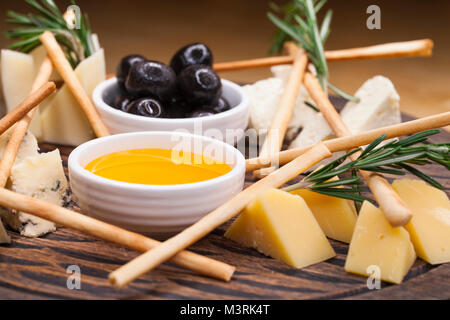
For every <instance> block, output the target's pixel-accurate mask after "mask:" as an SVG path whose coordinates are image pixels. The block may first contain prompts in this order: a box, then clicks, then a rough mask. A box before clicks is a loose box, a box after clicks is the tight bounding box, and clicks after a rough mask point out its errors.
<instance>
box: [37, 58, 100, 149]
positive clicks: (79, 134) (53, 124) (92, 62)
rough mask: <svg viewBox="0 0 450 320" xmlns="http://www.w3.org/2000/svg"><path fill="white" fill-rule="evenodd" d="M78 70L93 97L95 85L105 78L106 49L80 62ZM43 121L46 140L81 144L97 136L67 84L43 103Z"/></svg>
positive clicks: (85, 86)
mask: <svg viewBox="0 0 450 320" xmlns="http://www.w3.org/2000/svg"><path fill="white" fill-rule="evenodd" d="M75 73H76V75H77V77H78V79H79V80H80V82H81V84H82V86H83V88H84V89H85V91H86V93H87V94H88V96H89V97H91V96H92V93H93V92H94V89H95V88H96V86H97V85H98V84H99V83H100V82H102V81H104V80H105V78H106V68H105V55H104V51H103V49H102V50H99V51H98V52H96V53H95V54H94V55H92V56H90V57H89V58H87V59H86V60H84V61H83V62H81V63H80V64H79V65H78V67H77V68H76V69H75ZM41 120H42V127H43V140H44V141H46V142H49V143H55V144H61V145H70V146H78V145H80V144H82V143H84V142H87V141H89V140H92V139H95V135H94V132H93V130H92V128H91V125H90V124H89V121H88V120H87V118H86V116H85V115H84V113H83V111H82V109H81V107H80V106H79V104H78V102H77V101H76V100H75V98H74V97H73V95H72V93H71V92H70V89H69V88H68V87H67V86H66V85H63V87H62V88H61V89H60V90H59V91H58V93H57V94H56V95H55V96H54V97H53V98H52V99H50V100H49V101H48V102H47V103H44V104H43V105H42V108H41Z"/></svg>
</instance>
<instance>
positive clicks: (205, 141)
mask: <svg viewBox="0 0 450 320" xmlns="http://www.w3.org/2000/svg"><path fill="white" fill-rule="evenodd" d="M181 142H182V147H180V143H181ZM142 148H160V149H174V148H176V149H177V150H183V151H188V152H195V153H197V154H200V153H203V154H205V155H208V156H209V157H211V158H213V159H216V160H220V161H224V162H226V163H227V164H229V165H230V166H231V167H232V168H233V169H232V171H231V172H229V173H228V174H226V175H224V176H221V177H218V178H216V179H212V180H208V181H204V182H199V183H192V184H184V185H173V186H152V185H139V184H132V183H124V182H118V181H113V180H109V179H105V178H102V177H99V176H97V175H95V174H93V173H91V172H89V171H87V170H85V169H84V168H85V167H86V165H87V164H89V163H90V162H91V161H93V160H95V159H97V158H99V157H101V156H104V155H107V154H110V153H113V152H119V151H124V150H132V149H142ZM212 148H213V149H214V150H215V151H216V154H214V155H211V154H210V153H209V152H210V150H212ZM69 175H70V181H71V187H72V191H73V193H74V195H75V197H76V200H77V201H78V204H79V205H80V207H81V209H82V210H83V212H84V213H86V214H88V215H90V216H92V217H94V218H97V219H100V220H103V221H105V222H108V223H111V224H114V225H117V226H120V227H123V228H125V229H128V230H132V231H136V232H140V233H145V234H167V233H173V232H178V231H181V230H182V229H184V228H186V227H188V226H190V225H192V224H193V223H195V222H197V221H198V220H200V219H201V218H202V217H203V216H205V215H206V214H208V213H209V212H211V211H213V210H214V209H216V208H218V207H219V206H221V205H222V204H224V203H225V202H226V201H228V200H230V199H231V198H232V197H233V196H235V195H236V194H238V193H239V192H240V191H242V189H243V187H244V181H245V159H244V157H243V155H242V154H241V153H240V152H239V151H238V150H237V149H235V148H233V147H232V146H230V145H229V144H226V143H224V142H222V141H219V140H216V139H212V138H207V137H203V136H197V135H192V134H186V133H171V132H136V133H129V134H121V135H115V136H110V137H106V138H101V139H96V140H92V141H90V142H88V143H85V144H83V145H81V146H80V147H78V148H77V149H75V150H74V151H73V152H72V154H71V155H70V158H69Z"/></svg>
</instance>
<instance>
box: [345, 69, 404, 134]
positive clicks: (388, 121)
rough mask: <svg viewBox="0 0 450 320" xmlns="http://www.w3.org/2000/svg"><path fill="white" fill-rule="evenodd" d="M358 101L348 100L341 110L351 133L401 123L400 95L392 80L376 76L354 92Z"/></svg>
mask: <svg viewBox="0 0 450 320" xmlns="http://www.w3.org/2000/svg"><path fill="white" fill-rule="evenodd" d="M355 96H356V97H358V98H360V99H361V101H360V102H359V103H355V102H349V103H347V105H346V106H345V108H344V110H342V112H341V116H342V119H343V120H344V122H345V124H346V125H347V126H348V128H349V129H350V131H352V132H353V133H360V132H364V131H369V130H372V129H377V128H381V127H386V126H390V125H394V124H398V123H401V121H402V119H401V113H400V96H399V95H398V93H397V91H396V90H395V88H394V85H393V84H392V82H391V81H390V80H389V79H388V78H385V77H382V76H376V77H374V78H372V79H369V80H368V81H366V83H364V84H363V86H362V87H361V88H360V89H359V90H358V91H357V92H356V94H355Z"/></svg>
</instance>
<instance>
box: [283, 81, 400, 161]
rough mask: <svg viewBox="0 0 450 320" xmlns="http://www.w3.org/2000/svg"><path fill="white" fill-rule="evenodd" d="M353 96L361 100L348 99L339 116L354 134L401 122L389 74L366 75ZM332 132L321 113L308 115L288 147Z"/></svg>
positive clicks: (317, 140)
mask: <svg viewBox="0 0 450 320" xmlns="http://www.w3.org/2000/svg"><path fill="white" fill-rule="evenodd" d="M355 96H356V97H358V98H360V102H358V103H355V102H349V103H347V105H346V106H345V108H344V109H343V110H342V112H341V117H342V120H343V121H344V123H345V124H346V126H347V127H348V128H349V129H350V131H351V132H352V133H353V134H358V133H362V132H365V131H369V130H372V129H377V128H382V127H386V126H390V125H395V124H399V123H401V112H400V97H399V95H398V93H397V91H396V90H395V88H394V85H393V84H392V82H391V81H390V80H389V79H388V78H385V77H382V76H376V77H374V78H372V79H369V80H368V81H366V82H365V83H364V84H363V85H362V87H361V88H360V89H359V90H358V91H357V92H356V94H355ZM333 136H334V134H333V131H332V130H331V129H330V127H329V125H328V124H327V122H326V121H325V119H324V118H323V116H322V115H321V114H320V115H316V116H315V117H308V121H307V122H306V123H305V125H304V127H303V131H302V132H301V133H300V135H299V136H298V137H297V138H296V139H295V140H294V141H293V142H292V143H291V145H290V147H289V148H291V149H294V148H302V147H307V146H310V145H313V144H316V143H318V142H320V141H323V140H324V139H328V138H331V137H333ZM330 160H332V159H329V160H328V161H326V162H329V161H330Z"/></svg>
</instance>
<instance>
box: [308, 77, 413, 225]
mask: <svg viewBox="0 0 450 320" xmlns="http://www.w3.org/2000/svg"><path fill="white" fill-rule="evenodd" d="M304 83H305V87H306V89H307V90H308V92H309V94H310V96H311V98H312V99H313V100H314V102H315V103H316V105H317V107H318V108H319V110H320V111H321V112H322V114H323V116H324V118H325V119H326V120H327V122H328V124H329V125H330V127H331V128H332V129H333V131H334V133H335V134H336V136H338V137H345V136H351V135H352V133H351V131H350V130H349V129H348V127H347V126H346V125H345V123H344V121H343V120H342V118H341V116H340V115H339V114H338V113H337V111H336V109H335V108H334V106H333V105H332V104H331V102H330V100H329V98H328V95H327V94H326V93H325V92H324V91H323V89H322V87H321V85H320V83H319V81H318V80H317V78H316V77H315V76H313V75H312V74H311V73H307V74H306V75H305V80H304ZM359 155H360V153H356V154H354V155H353V156H351V157H350V159H351V160H353V161H354V160H356V159H357V158H358V157H359ZM360 173H361V175H362V177H363V178H364V180H365V181H366V182H367V185H368V186H369V189H370V190H371V191H372V193H373V195H374V197H375V199H376V200H377V202H378V204H379V205H380V208H381V210H382V211H383V213H384V215H385V217H386V218H387V220H388V221H389V223H390V224H391V225H392V226H393V227H401V226H404V225H406V224H408V223H409V221H411V218H412V213H411V210H410V209H409V208H408V207H407V206H406V204H405V203H404V202H403V200H402V199H400V197H399V196H398V194H397V193H396V192H395V191H394V189H393V188H392V187H391V185H390V184H389V182H387V181H386V179H384V177H383V175H381V174H379V173H374V172H368V171H363V170H360Z"/></svg>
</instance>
